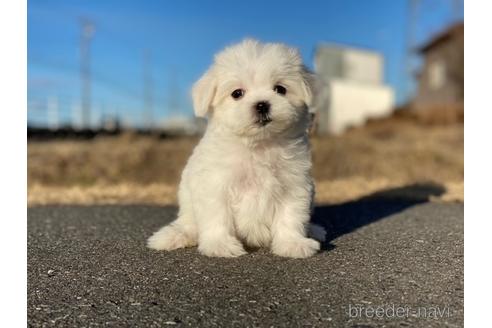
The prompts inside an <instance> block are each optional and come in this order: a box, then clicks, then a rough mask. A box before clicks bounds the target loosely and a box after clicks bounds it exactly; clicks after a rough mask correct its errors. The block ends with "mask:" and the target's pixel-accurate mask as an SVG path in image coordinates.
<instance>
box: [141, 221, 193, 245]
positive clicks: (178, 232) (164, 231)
mask: <svg viewBox="0 0 492 328" xmlns="http://www.w3.org/2000/svg"><path fill="white" fill-rule="evenodd" d="M191 220H192V218H188V217H184V216H179V217H178V218H177V219H176V221H174V222H172V223H171V224H169V225H167V226H164V227H162V228H161V229H160V230H158V231H157V232H155V233H154V234H153V235H152V236H151V237H150V238H149V239H148V240H147V247H149V248H152V249H156V250H164V251H171V250H173V249H178V248H183V247H192V246H196V245H197V239H198V238H197V232H196V227H195V226H194V223H193V222H190V221H191Z"/></svg>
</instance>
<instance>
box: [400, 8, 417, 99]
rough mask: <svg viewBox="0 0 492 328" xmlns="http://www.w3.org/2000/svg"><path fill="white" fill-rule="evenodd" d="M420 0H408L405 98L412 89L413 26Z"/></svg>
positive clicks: (415, 22)
mask: <svg viewBox="0 0 492 328" xmlns="http://www.w3.org/2000/svg"><path fill="white" fill-rule="evenodd" d="M419 2H420V0H408V9H407V10H408V17H407V24H406V51H405V62H404V66H405V67H404V72H405V73H404V76H405V77H406V80H405V83H404V86H405V94H404V96H405V98H408V97H410V96H411V93H412V91H413V90H412V89H413V82H412V81H413V78H414V74H415V66H414V64H415V63H414V58H415V50H416V49H415V27H416V24H417V10H418V6H419Z"/></svg>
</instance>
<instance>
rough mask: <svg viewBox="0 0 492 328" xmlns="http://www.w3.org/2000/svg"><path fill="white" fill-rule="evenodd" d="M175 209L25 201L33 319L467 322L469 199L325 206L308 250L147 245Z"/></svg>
mask: <svg viewBox="0 0 492 328" xmlns="http://www.w3.org/2000/svg"><path fill="white" fill-rule="evenodd" d="M175 213H176V208H174V207H157V206H155V207H154V206H87V207H84V206H49V207H34V208H29V209H28V309H27V313H28V326H30V327H44V326H46V327H51V326H58V327H89V326H91V327H92V326H111V327H165V326H179V327H181V326H193V327H196V326H204V327H214V326H220V327H271V326H275V327H299V326H318V327H443V326H449V327H461V326H462V325H463V204H438V203H419V202H417V201H404V200H384V199H361V200H359V201H354V202H349V203H345V204H340V205H327V206H320V207H317V208H316V213H315V221H317V222H320V223H322V224H324V225H325V226H326V227H327V229H328V230H329V241H328V242H327V243H326V245H324V250H323V251H322V252H321V253H319V254H317V255H316V256H314V257H312V258H309V259H303V260H296V259H287V258H280V257H276V256H274V255H272V254H270V253H269V252H268V251H267V250H259V251H256V252H252V253H250V254H248V255H245V256H242V257H240V258H236V259H221V258H207V257H204V256H201V255H199V254H198V252H197V250H196V248H191V249H182V250H178V251H174V252H170V253H167V252H157V251H152V250H149V249H147V248H146V247H145V240H146V238H147V237H148V236H150V235H151V233H152V232H154V231H155V230H157V229H158V228H159V227H160V226H162V225H163V224H165V223H166V222H170V221H171V220H172V219H173V218H174V216H175ZM378 308H380V309H382V310H379V314H381V311H385V314H383V315H382V317H378V315H377V313H378V312H377V311H378ZM399 308H402V310H398V309H399ZM371 309H372V310H371ZM391 309H393V312H392V310H391ZM372 311H374V312H372ZM396 311H400V312H398V313H399V314H400V315H399V317H397V312H396ZM424 312H425V313H424Z"/></svg>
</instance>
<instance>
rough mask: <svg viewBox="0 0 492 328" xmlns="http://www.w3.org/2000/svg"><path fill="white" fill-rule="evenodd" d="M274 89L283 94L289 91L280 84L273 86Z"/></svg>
mask: <svg viewBox="0 0 492 328" xmlns="http://www.w3.org/2000/svg"><path fill="white" fill-rule="evenodd" d="M273 91H275V92H276V93H278V94H281V95H285V94H286V93H287V89H286V88H284V87H283V86H281V85H278V84H277V85H276V86H274V87H273Z"/></svg>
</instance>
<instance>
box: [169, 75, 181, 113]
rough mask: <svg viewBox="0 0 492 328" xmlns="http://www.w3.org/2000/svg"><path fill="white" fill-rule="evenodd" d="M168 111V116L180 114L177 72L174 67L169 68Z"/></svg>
mask: <svg viewBox="0 0 492 328" xmlns="http://www.w3.org/2000/svg"><path fill="white" fill-rule="evenodd" d="M168 113H169V117H179V116H180V114H181V113H180V103H179V84H178V74H177V71H176V69H175V68H171V69H170V71H169V88H168Z"/></svg>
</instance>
